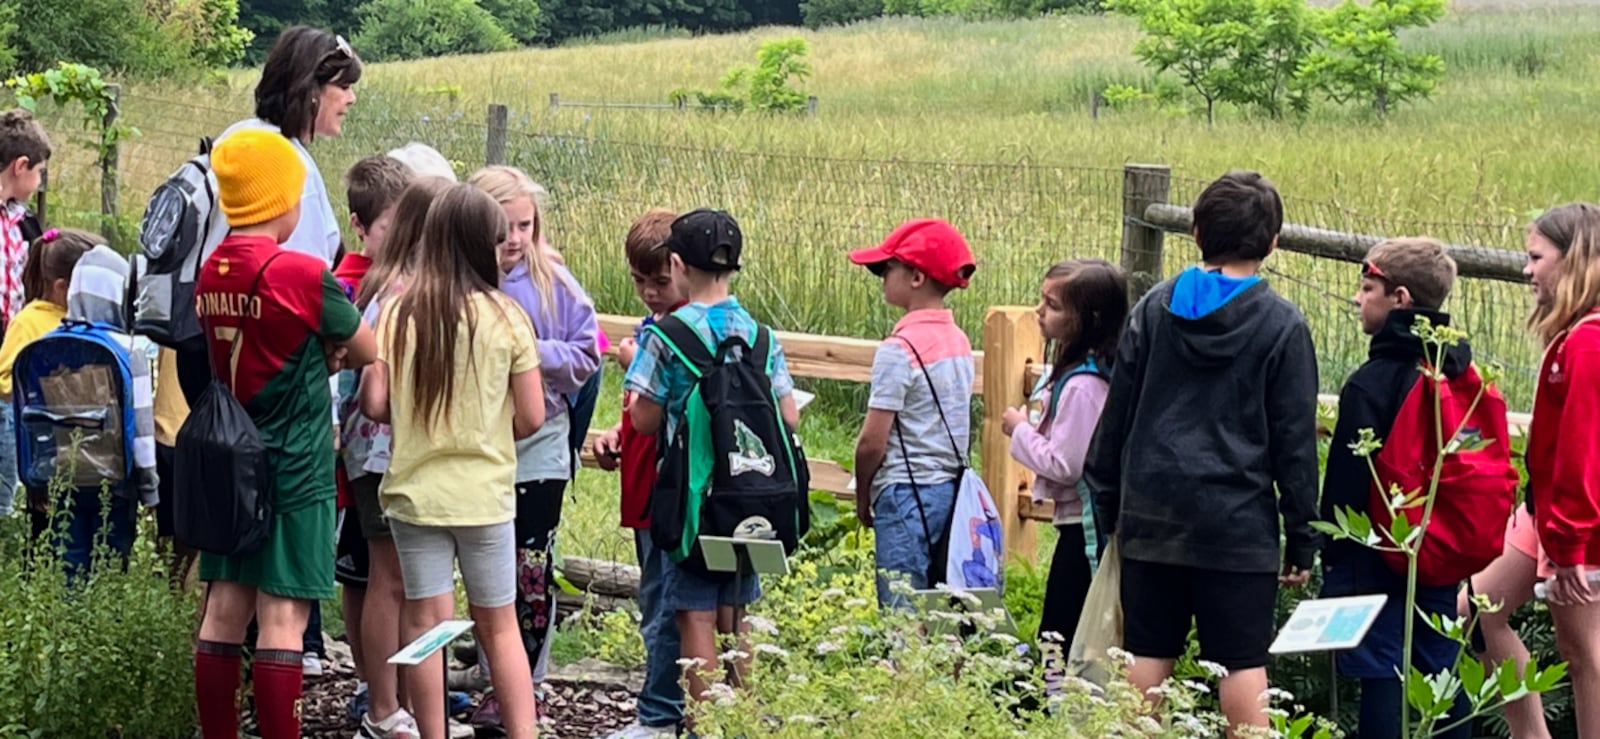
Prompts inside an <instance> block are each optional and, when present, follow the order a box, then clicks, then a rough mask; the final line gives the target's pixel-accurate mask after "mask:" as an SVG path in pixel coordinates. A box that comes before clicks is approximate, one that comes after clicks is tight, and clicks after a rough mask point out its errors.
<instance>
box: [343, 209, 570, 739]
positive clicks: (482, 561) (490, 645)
mask: <svg viewBox="0 0 1600 739" xmlns="http://www.w3.org/2000/svg"><path fill="white" fill-rule="evenodd" d="M506 231H507V222H506V218H505V214H504V213H503V212H502V211H501V209H500V205H499V204H498V203H496V202H495V201H494V199H493V198H490V197H489V196H488V195H485V194H484V193H483V192H482V191H480V190H478V189H477V188H474V187H472V186H471V185H454V186H451V187H450V188H449V189H448V190H446V191H445V193H444V194H443V195H442V196H440V198H439V199H438V200H437V201H436V202H435V203H434V204H433V206H432V207H431V208H429V210H428V217H427V221H426V224H425V226H424V227H423V237H422V243H424V244H426V247H425V248H423V249H422V250H421V251H420V253H419V254H418V255H417V262H416V264H415V265H414V269H413V271H412V273H411V276H410V277H409V279H408V282H407V284H406V289H405V292H403V293H401V294H400V295H398V296H396V297H395V298H394V299H393V300H390V301H389V302H388V303H386V304H385V305H384V308H383V315H382V317H381V318H379V320H378V327H379V328H378V332H379V351H380V356H379V358H378V362H377V363H376V364H375V365H374V366H373V367H372V368H370V369H368V370H367V371H366V372H365V373H364V374H363V375H362V378H361V411H362V413H364V414H365V415H366V416H367V417H369V418H371V419H373V420H375V421H378V422H380V423H381V422H386V421H387V422H389V423H390V424H391V427H392V432H393V441H392V452H391V457H390V460H389V470H388V473H387V474H385V475H384V478H383V482H382V487H381V488H380V489H379V498H380V500H381V501H382V504H383V509H384V514H385V515H386V516H387V517H388V518H389V526H390V529H391V531H392V533H393V535H394V542H395V549H396V551H397V552H399V555H400V572H401V576H402V579H403V581H404V585H405V593H406V602H405V607H404V609H403V611H402V614H403V615H402V619H403V624H402V629H403V631H402V633H401V639H402V640H404V641H406V642H409V641H410V640H412V639H415V638H417V637H419V636H421V635H422V634H423V632H426V631H427V630H428V629H431V628H433V627H434V626H436V625H438V624H439V623H440V622H442V621H444V620H446V619H448V618H450V616H451V614H452V613H453V612H454V610H455V600H454V596H455V579H454V577H453V573H454V565H455V564H456V563H457V561H458V560H459V563H460V566H461V573H462V580H463V581H464V582H465V584H466V590H467V601H468V604H469V605H470V606H471V610H472V618H473V621H475V622H476V623H477V633H478V636H479V638H481V639H482V640H483V642H484V646H485V648H486V650H487V652H488V655H489V657H490V659H491V661H492V662H493V663H494V665H495V670H494V673H493V680H494V684H495V689H496V690H495V693H496V695H497V696H498V702H499V707H500V711H501V716H502V718H503V719H504V723H505V727H506V730H507V731H508V733H509V735H510V736H512V737H519V738H522V739H527V738H529V737H533V736H534V735H535V734H536V731H537V730H536V725H537V719H536V717H535V709H534V701H533V682H532V680H531V679H530V677H529V671H528V661H527V658H526V656H525V655H524V654H523V653H522V650H521V649H520V646H521V645H520V644H519V643H518V642H519V641H520V639H519V638H518V634H517V619H516V611H515V609H514V606H513V603H514V602H515V600H516V574H515V569H514V564H515V558H514V554H513V548H514V544H515V537H514V528H513V526H514V525H513V519H514V517H515V516H514V513H515V504H516V492H515V489H514V485H515V478H516V469H517V460H516V444H515V440H516V439H518V438H527V437H529V436H532V435H533V434H534V433H535V432H536V431H538V429H539V426H540V425H542V424H543V423H544V403H543V397H544V396H543V389H542V388H541V383H540V379H539V372H538V369H539V354H538V350H537V348H536V346H535V344H534V337H533V330H532V326H531V325H530V324H529V322H528V319H527V315H526V314H524V313H523V312H522V309H521V308H519V307H517V304H516V302H515V301H513V300H512V299H511V298H509V297H507V296H506V295H504V294H503V293H500V292H499V291H498V290H496V289H495V284H496V283H497V282H498V281H499V279H500V270H499V265H498V262H497V259H496V247H497V245H499V244H501V243H503V242H504V241H505V239H506ZM402 677H403V679H404V681H405V684H406V694H407V695H408V696H409V697H410V698H411V702H412V708H413V710H414V711H415V712H416V719H417V725H418V726H419V727H420V728H421V729H422V735H423V736H424V737H430V738H434V739H438V738H441V737H443V736H445V727H446V716H445V711H444V697H445V692H444V687H445V686H444V684H443V683H444V666H443V664H442V663H441V662H440V656H439V655H437V654H435V655H434V656H433V657H431V658H430V659H428V660H427V661H425V662H423V663H422V664H420V665H418V666H416V667H410V668H407V669H405V670H404V671H403V676H402Z"/></svg>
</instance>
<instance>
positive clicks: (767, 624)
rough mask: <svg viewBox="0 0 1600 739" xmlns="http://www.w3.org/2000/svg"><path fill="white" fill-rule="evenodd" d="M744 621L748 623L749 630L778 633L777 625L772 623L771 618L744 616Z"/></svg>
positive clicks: (774, 634) (768, 633)
mask: <svg viewBox="0 0 1600 739" xmlns="http://www.w3.org/2000/svg"><path fill="white" fill-rule="evenodd" d="M744 622H745V623H747V624H749V625H750V630H751V631H754V632H756V633H759V634H767V635H771V636H776V635H777V633H778V625H777V624H775V623H773V622H772V619H770V618H765V617H762V616H745V617H744Z"/></svg>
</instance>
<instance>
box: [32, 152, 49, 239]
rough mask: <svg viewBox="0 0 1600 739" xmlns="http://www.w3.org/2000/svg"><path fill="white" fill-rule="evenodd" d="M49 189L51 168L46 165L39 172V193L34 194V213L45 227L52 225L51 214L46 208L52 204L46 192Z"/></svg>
mask: <svg viewBox="0 0 1600 739" xmlns="http://www.w3.org/2000/svg"><path fill="white" fill-rule="evenodd" d="M49 189H50V168H49V167H45V168H44V170H43V171H41V172H40V173H39V190H38V194H37V195H35V196H34V200H33V202H34V206H33V215H34V217H36V218H38V219H39V225H41V226H43V227H45V228H49V227H50V214H49V213H47V212H45V208H46V207H47V206H48V205H49V204H50V198H49V196H48V195H47V194H46V192H47V191H48V190H49Z"/></svg>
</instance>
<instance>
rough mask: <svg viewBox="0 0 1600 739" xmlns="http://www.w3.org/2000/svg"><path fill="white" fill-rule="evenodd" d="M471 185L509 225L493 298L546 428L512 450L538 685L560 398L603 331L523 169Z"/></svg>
mask: <svg viewBox="0 0 1600 739" xmlns="http://www.w3.org/2000/svg"><path fill="white" fill-rule="evenodd" d="M470 182H471V183H472V185H473V186H474V187H477V188H478V189H480V190H483V191H484V192H486V193H488V194H489V197H492V198H494V199H495V200H496V201H497V202H499V203H500V207H501V209H502V210H504V211H505V216H506V220H507V222H508V223H509V224H510V230H509V231H508V232H507V236H506V240H505V243H503V244H502V245H501V246H500V251H499V264H500V272H501V275H502V276H501V280H500V290H501V291H502V292H504V293H505V294H506V295H509V296H511V298H512V299H513V300H515V301H517V304H518V305H520V306H522V310H523V311H524V312H526V313H527V314H528V317H529V318H530V319H531V320H532V321H533V332H534V336H536V337H538V338H537V340H536V341H537V348H538V351H539V369H540V372H541V374H542V379H543V380H544V425H543V426H542V427H540V429H539V433H537V434H534V435H533V436H531V437H529V438H527V439H523V440H521V441H519V442H517V486H516V487H517V517H516V540H517V602H516V605H517V623H518V625H519V626H520V627H521V628H522V644H523V648H524V649H525V650H526V651H527V660H528V666H529V668H530V669H532V670H533V679H534V683H535V684H538V683H539V682H540V679H541V678H542V677H543V675H542V674H541V673H542V672H544V668H543V665H544V662H545V661H546V660H548V657H546V656H545V654H546V651H547V650H548V647H549V640H550V635H551V633H552V631H553V629H554V627H555V615H556V613H555V612H556V592H557V590H558V589H557V588H556V586H555V571H554V566H553V564H554V560H553V555H554V553H555V543H556V527H557V526H559V525H560V523H561V501H562V498H563V497H564V496H565V493H566V489H567V483H568V481H569V480H570V479H571V478H572V470H573V458H572V448H571V445H570V444H571V442H570V440H569V435H568V431H569V429H570V427H571V426H570V421H571V418H570V417H569V416H570V414H569V413H568V412H567V410H568V409H567V402H566V399H565V398H563V397H562V396H563V395H565V394H567V393H571V392H575V391H576V390H578V388H580V387H583V384H584V383H585V382H587V381H588V379H589V377H590V376H591V375H593V374H594V372H595V370H596V369H597V368H598V367H599V366H600V355H599V353H598V351H597V350H596V344H595V334H597V333H598V332H599V330H600V327H599V324H598V323H597V322H596V320H595V313H594V303H593V302H591V301H590V300H589V295H588V294H587V293H585V292H584V291H583V288H581V287H579V286H578V280H577V278H575V277H573V276H572V273H571V272H568V271H567V268H566V267H564V266H561V265H559V264H556V263H554V262H552V261H551V260H550V259H549V258H548V257H547V256H546V254H545V252H544V250H542V249H540V248H539V244H540V242H541V241H542V237H543V224H542V219H541V218H540V217H539V206H538V201H537V197H538V196H539V194H540V193H541V192H543V188H541V187H539V186H538V185H536V184H534V182H533V180H531V179H529V178H528V175H526V174H524V173H523V172H522V171H521V170H518V169H514V168H512V167H503V166H490V167H485V168H483V169H480V170H478V172H477V173H475V174H473V175H472V178H471V180H470ZM479 664H480V665H482V664H483V661H482V660H480V661H479ZM490 666H491V667H492V666H493V665H492V663H491V664H490ZM492 699H493V698H492V696H491V698H490V699H487V700H492ZM487 700H486V703H487ZM493 713H494V707H493V706H487V707H481V708H480V714H481V716H482V718H483V719H485V720H486V719H487V718H488V717H489V716H491V715H493Z"/></svg>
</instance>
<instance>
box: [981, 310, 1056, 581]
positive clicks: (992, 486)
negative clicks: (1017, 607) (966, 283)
mask: <svg viewBox="0 0 1600 739" xmlns="http://www.w3.org/2000/svg"><path fill="white" fill-rule="evenodd" d="M1033 311H1034V309H1033V308H1029V307H1024V306H996V307H993V308H990V309H989V314H988V315H987V316H985V317H984V320H983V481H984V483H985V484H987V485H988V486H989V492H990V493H991V494H992V495H994V502H995V506H997V507H998V508H999V509H1000V510H999V511H998V513H999V514H1000V522H1001V525H1002V526H1003V527H1004V529H1005V545H1006V560H1007V561H1016V559H1017V558H1018V557H1021V558H1022V559H1024V560H1027V561H1029V562H1032V561H1034V558H1035V557H1036V556H1037V555H1038V542H1037V539H1036V534H1037V532H1036V530H1035V528H1034V525H1033V522H1032V521H1030V520H1025V519H1023V518H1022V515H1021V507H1020V506H1019V505H1018V496H1019V495H1026V494H1028V493H1029V485H1030V483H1031V482H1032V479H1033V478H1032V475H1031V474H1029V472H1028V471H1027V470H1026V469H1024V468H1023V466H1022V465H1020V464H1018V463H1017V461H1016V460H1015V459H1012V458H1011V440H1010V439H1009V438H1008V437H1007V436H1006V435H1005V433H1003V432H1002V431H1001V422H1002V416H1003V415H1004V414H1005V412H1006V409H1007V408H1016V407H1019V406H1023V405H1026V404H1027V402H1028V388H1027V387H1026V380H1025V379H1024V374H1025V372H1026V367H1027V365H1028V363H1029V362H1041V361H1043V359H1044V336H1043V335H1042V334H1040V333H1039V321H1038V318H1037V316H1035V315H1034V312H1033Z"/></svg>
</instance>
